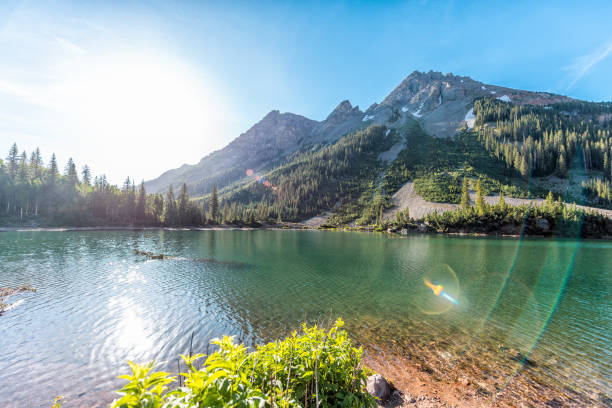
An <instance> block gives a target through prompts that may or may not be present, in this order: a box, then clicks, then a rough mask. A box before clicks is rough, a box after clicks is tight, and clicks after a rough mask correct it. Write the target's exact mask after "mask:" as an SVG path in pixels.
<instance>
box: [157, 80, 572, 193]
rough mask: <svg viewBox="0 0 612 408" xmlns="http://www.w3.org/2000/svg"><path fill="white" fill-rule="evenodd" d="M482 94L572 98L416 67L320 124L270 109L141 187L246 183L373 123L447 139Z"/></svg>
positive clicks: (529, 100)
mask: <svg viewBox="0 0 612 408" xmlns="http://www.w3.org/2000/svg"><path fill="white" fill-rule="evenodd" d="M485 96H492V97H496V98H499V99H501V100H505V101H511V102H513V103H516V104H532V105H547V104H552V103H558V102H570V101H572V99H571V98H568V97H565V96H561V95H554V94H550V93H545V92H530V91H522V90H516V89H510V88H505V87H500V86H495V85H487V84H483V83H481V82H478V81H475V80H473V79H471V78H469V77H463V76H456V75H452V74H446V75H444V74H442V73H440V72H433V71H430V72H418V71H415V72H413V73H412V74H410V75H409V76H408V77H406V78H405V79H404V80H403V81H402V82H401V83H400V84H399V85H398V86H397V87H396V88H395V89H394V90H393V91H392V92H391V93H390V94H389V95H388V96H387V97H386V98H385V99H384V100H383V101H382V102H380V103H374V104H373V105H371V106H370V107H369V108H368V109H367V110H366V111H365V112H362V111H361V110H360V109H359V107H357V106H355V107H353V106H352V105H351V103H350V102H349V101H347V100H345V101H343V102H341V103H340V104H339V105H338V106H337V107H336V108H335V109H334V110H333V111H332V112H331V113H330V114H329V116H328V117H327V118H326V119H325V120H323V121H320V122H319V121H315V120H311V119H308V118H305V117H303V116H300V115H296V114H293V113H280V112H279V111H277V110H274V111H271V112H270V113H268V114H267V115H266V116H265V117H264V118H263V119H262V120H261V121H259V122H258V123H256V124H255V125H254V126H253V127H251V128H250V129H249V130H247V131H246V132H245V133H243V134H241V135H240V136H239V137H237V138H236V139H235V140H234V141H232V142H231V143H230V144H228V145H227V146H226V147H224V148H223V149H221V150H218V151H215V152H213V153H211V154H209V155H208V156H206V157H204V158H202V159H201V160H200V162H199V163H197V164H195V165H187V164H185V165H183V166H181V167H179V168H177V169H173V170H168V171H166V172H165V173H163V174H162V175H161V176H159V177H158V178H156V179H154V180H150V181H147V182H146V183H145V187H146V188H147V191H149V192H165V191H167V189H168V187H169V186H170V185H174V186H175V187H176V186H178V185H181V184H182V183H187V186H188V188H189V191H190V192H191V193H192V195H196V196H198V195H203V194H207V193H209V192H210V191H211V189H212V186H213V185H217V187H218V188H222V187H225V186H228V185H231V184H232V183H236V182H240V181H241V180H242V181H244V180H245V179H246V177H247V176H246V173H245V171H246V170H247V169H253V170H254V171H256V172H265V171H268V170H271V169H273V168H274V167H275V166H278V165H279V164H280V163H282V161H283V160H285V159H287V158H288V157H289V156H290V155H291V154H293V153H295V152H296V151H299V150H300V149H304V148H309V147H314V146H315V145H318V144H325V143H333V142H335V141H337V140H338V139H339V138H340V137H342V136H343V135H345V134H347V133H350V132H353V131H356V130H359V129H363V128H365V127H367V126H369V125H372V124H379V125H383V124H384V125H387V126H389V127H391V128H398V127H401V126H404V125H406V123H409V122H411V121H412V120H418V121H419V122H420V123H421V125H422V127H423V128H424V129H425V131H426V132H428V133H429V134H431V135H434V136H438V137H450V136H452V135H454V134H455V133H456V131H457V129H458V128H459V127H460V126H461V125H462V124H463V123H465V122H466V120H467V121H469V120H470V116H469V113H470V110H471V109H472V108H473V105H474V101H475V100H476V99H478V98H481V97H485ZM466 115H467V116H466ZM470 123H471V122H470Z"/></svg>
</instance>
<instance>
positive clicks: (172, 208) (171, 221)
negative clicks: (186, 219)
mask: <svg viewBox="0 0 612 408" xmlns="http://www.w3.org/2000/svg"><path fill="white" fill-rule="evenodd" d="M164 224H166V225H176V224H177V210H176V200H175V199H174V190H173V189H172V184H170V187H168V193H166V206H165V212H164Z"/></svg>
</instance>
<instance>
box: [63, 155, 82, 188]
mask: <svg viewBox="0 0 612 408" xmlns="http://www.w3.org/2000/svg"><path fill="white" fill-rule="evenodd" d="M64 175H65V176H66V178H67V179H68V182H69V183H71V184H76V183H78V182H79V176H78V174H77V170H76V165H75V164H74V161H73V160H72V157H69V158H68V162H67V163H66V167H65V168H64Z"/></svg>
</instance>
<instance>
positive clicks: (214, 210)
mask: <svg viewBox="0 0 612 408" xmlns="http://www.w3.org/2000/svg"><path fill="white" fill-rule="evenodd" d="M218 216H219V198H218V197H217V185H216V184H215V185H214V186H213V188H212V193H211V194H210V220H211V221H212V222H214V223H216V222H218V219H217V218H218Z"/></svg>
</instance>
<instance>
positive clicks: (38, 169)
mask: <svg viewBox="0 0 612 408" xmlns="http://www.w3.org/2000/svg"><path fill="white" fill-rule="evenodd" d="M30 166H31V168H32V178H34V179H40V177H41V175H42V166H43V161H42V156H41V154H40V149H39V148H38V147H37V148H36V150H34V151H33V152H32V155H31V156H30Z"/></svg>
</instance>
